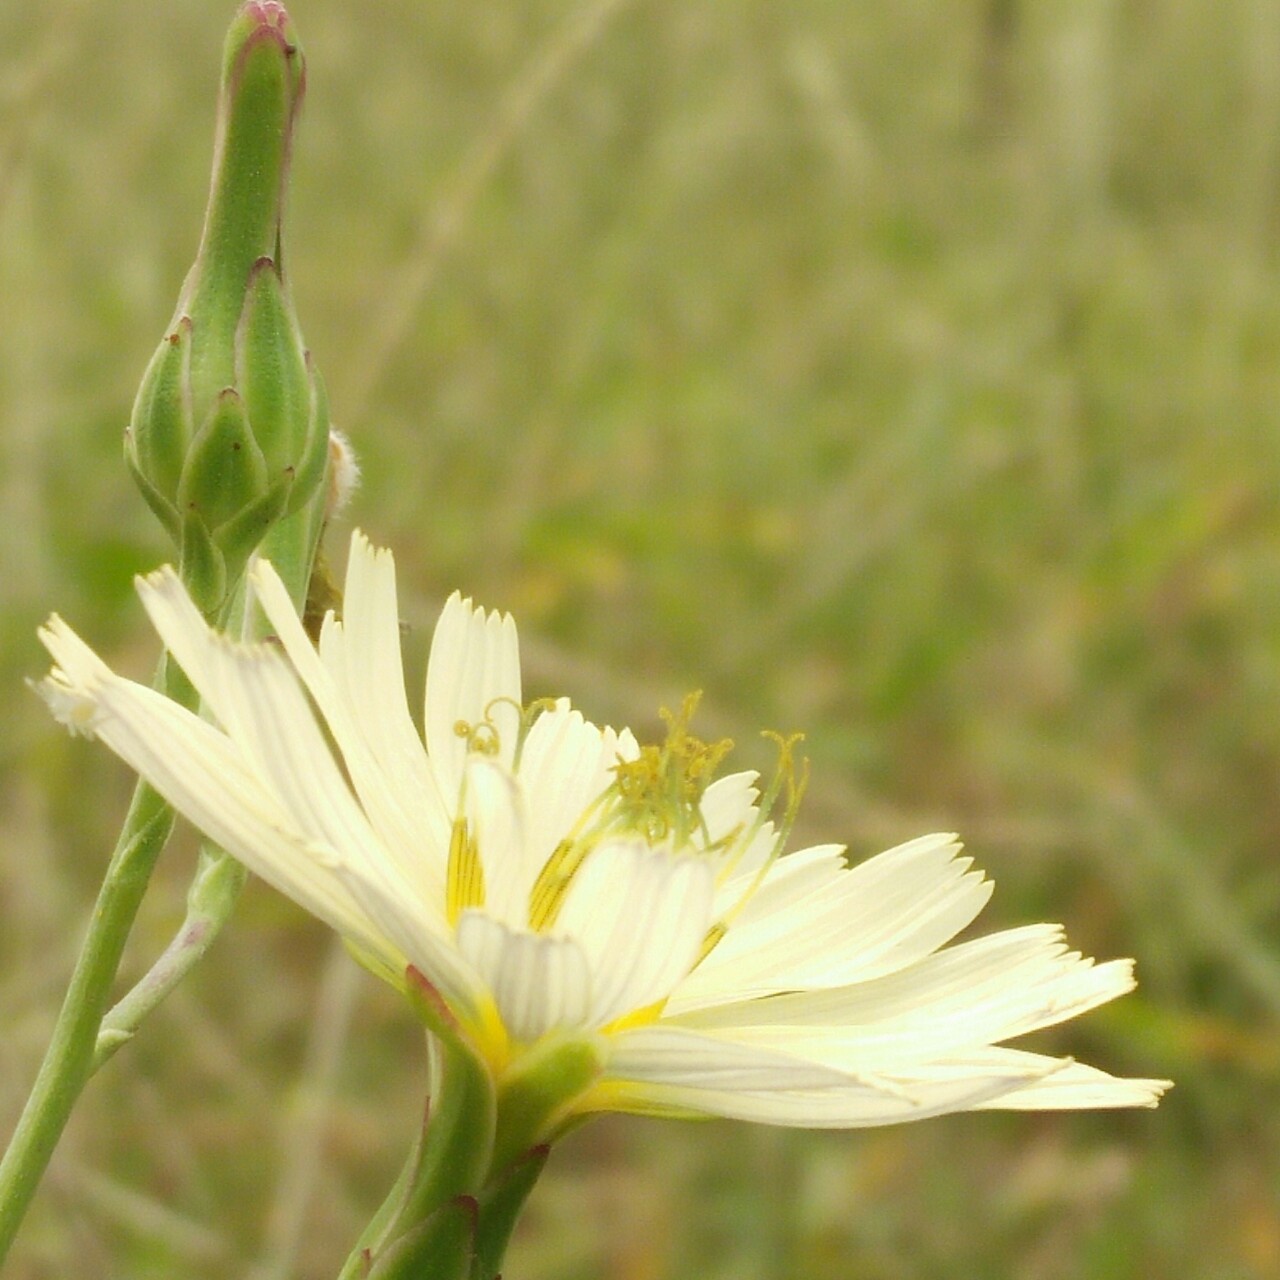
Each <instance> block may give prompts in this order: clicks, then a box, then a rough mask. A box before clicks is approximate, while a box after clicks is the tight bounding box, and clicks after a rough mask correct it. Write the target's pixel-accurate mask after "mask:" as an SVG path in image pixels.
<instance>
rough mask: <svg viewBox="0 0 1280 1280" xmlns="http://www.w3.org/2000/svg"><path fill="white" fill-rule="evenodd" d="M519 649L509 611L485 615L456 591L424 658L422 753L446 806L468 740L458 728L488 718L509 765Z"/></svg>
mask: <svg viewBox="0 0 1280 1280" xmlns="http://www.w3.org/2000/svg"><path fill="white" fill-rule="evenodd" d="M522 705H523V704H522V702H521V696H520V647H519V642H518V640H517V638H516V624H515V623H514V622H513V621H512V619H511V615H510V614H498V613H496V612H494V613H486V612H485V611H484V610H483V609H477V608H475V607H474V606H473V605H472V603H471V601H470V600H464V599H463V598H462V597H461V596H460V595H459V594H458V593H457V592H456V591H455V592H454V593H453V595H451V596H450V597H449V599H448V601H447V602H446V603H445V606H444V609H443V611H442V612H441V614H440V621H439V622H438V623H436V630H435V635H434V636H433V637H432V641H431V654H430V657H429V658H428V660H427V692H426V715H425V725H426V738H427V754H428V755H429V756H430V757H431V767H432V769H433V770H434V772H435V775H436V780H437V782H438V784H439V787H440V792H441V795H442V796H443V797H444V801H445V803H446V804H448V805H451V804H453V803H454V802H455V800H456V797H457V794H458V787H459V784H460V783H461V781H462V765H463V762H464V761H465V760H466V757H467V742H466V739H465V736H464V735H463V734H459V732H458V727H459V726H460V725H463V726H472V727H474V726H476V725H480V724H483V723H485V722H486V721H488V722H491V723H492V725H493V728H494V729H495V730H496V732H497V735H498V746H499V750H498V759H499V760H500V761H501V762H502V763H503V764H505V765H506V766H507V767H508V768H510V767H511V765H512V762H513V760H514V757H515V748H516V739H517V737H518V734H519V728H520V708H521V706H522Z"/></svg>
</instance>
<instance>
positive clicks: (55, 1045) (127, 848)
mask: <svg viewBox="0 0 1280 1280" xmlns="http://www.w3.org/2000/svg"><path fill="white" fill-rule="evenodd" d="M172 829H173V810H172V809H171V808H170V807H169V806H168V805H167V804H166V803H165V802H164V801H163V800H162V799H161V798H160V796H159V795H157V794H156V792H155V791H153V790H152V789H151V788H150V787H149V786H148V785H147V784H146V783H144V782H140V783H139V784H138V786H137V788H136V789H135V791H134V793H133V801H132V803H131V804H130V806H129V813H128V815H127V816H126V818H125V822H124V828H123V830H122V831H121V832H120V839H119V842H118V843H117V845H116V848H115V852H114V853H113V854H112V857H111V863H110V865H109V867H108V868H107V874H106V876H105V878H104V879H103V882H102V888H101V890H100V891H99V893H98V900H97V903H96V904H95V906H94V911H93V917H92V919H91V920H90V922H89V930H88V934H87V935H86V937H85V941H84V946H83V947H82V948H81V951H80V956H79V958H78V959H77V961H76V967H75V971H74V972H73V974H72V976H71V983H70V986H69V987H68V988H67V994H66V998H65V999H64V1000H63V1002H62V1009H61V1011H60V1012H59V1014H58V1021H57V1023H56V1025H55V1026H54V1031H53V1038H52V1039H51V1040H50V1042H49V1048H48V1049H47V1050H46V1052H45V1056H44V1061H43V1062H42V1063H41V1065H40V1072H39V1074H38V1075H37V1076H36V1081H35V1085H34V1086H33V1088H32V1090H31V1095H30V1097H29V1098H28V1099H27V1104H26V1106H25V1107H24V1108H23V1112H22V1115H21V1117H20V1118H19V1120H18V1125H17V1128H16V1129H15V1130H14V1133H13V1139H12V1141H11V1142H10V1143H9V1148H8V1150H7V1151H6V1152H5V1155H4V1159H3V1160H0V1263H2V1262H3V1261H4V1259H5V1257H6V1255H7V1254H8V1252H9V1246H10V1245H11V1244H12V1243H13V1238H14V1236H15V1235H16V1234H17V1231H18V1227H19V1226H20V1224H21V1222H22V1219H23V1216H24V1215H25V1213H26V1211H27V1206H28V1205H29V1204H30V1203H31V1198H32V1196H33V1195H34V1194H35V1190H36V1187H37V1186H38V1185H39V1183H40V1179H41V1177H42V1176H43V1174H44V1171H45V1168H46V1167H47V1166H48V1163H49V1159H50V1157H51V1156H52V1155H53V1149H54V1147H55V1146H56V1145H57V1143H58V1139H59V1138H60V1137H61V1136H62V1131H63V1129H64V1128H65V1127H66V1124H67V1120H68V1119H69V1117H70V1115H71V1109H72V1107H74V1106H75V1103H76V1100H77V1099H78V1098H79V1096H80V1093H81V1091H82V1090H83V1089H84V1086H85V1083H86V1082H87V1081H88V1079H89V1076H90V1075H91V1074H92V1072H93V1066H94V1050H95V1046H96V1044H97V1040H98V1029H99V1026H100V1025H101V1022H102V1015H103V1011H104V1010H105V1008H106V1003H107V993H108V992H109V991H110V989H111V983H112V981H113V980H114V979H115V976H116V970H117V969H118V968H119V967H120V957H121V955H122V953H123V951H124V945H125V941H126V940H127V938H128V936H129V931H130V929H131V928H132V927H133V921H134V917H135V916H136V915H137V913H138V908H139V906H140V905H141V903H142V898H143V895H144V894H145V893H146V891H147V885H148V884H149V882H150V879H151V872H152V869H153V868H154V866H155V863H156V859H157V858H158V857H159V856H160V851H161V850H162V849H163V848H164V846H165V843H166V842H167V840H168V839H169V833H170V831H172Z"/></svg>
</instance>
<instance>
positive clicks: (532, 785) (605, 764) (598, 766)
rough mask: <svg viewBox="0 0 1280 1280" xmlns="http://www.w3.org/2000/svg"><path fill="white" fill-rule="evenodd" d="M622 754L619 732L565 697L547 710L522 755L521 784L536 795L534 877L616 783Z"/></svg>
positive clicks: (532, 834) (531, 854)
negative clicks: (585, 715) (584, 713)
mask: <svg viewBox="0 0 1280 1280" xmlns="http://www.w3.org/2000/svg"><path fill="white" fill-rule="evenodd" d="M620 756H621V750H620V743H619V738H618V734H617V733H615V732H614V731H613V730H612V729H599V728H597V727H596V726H595V725H594V724H592V723H591V722H590V721H589V720H584V719H583V717H582V714H581V713H580V712H578V711H573V710H571V709H570V707H569V700H568V699H567V698H563V699H561V700H560V702H559V703H557V705H556V706H555V707H554V708H553V709H552V710H550V711H545V712H543V714H542V715H540V716H539V717H538V718H537V720H535V721H534V723H533V727H532V728H531V729H530V730H529V736H528V737H527V738H526V739H525V744H524V749H523V750H522V752H521V754H520V766H519V774H520V782H521V785H522V786H523V788H524V791H525V794H526V795H528V796H530V797H534V798H535V803H534V805H533V808H532V813H531V815H530V816H531V823H532V825H531V827H530V831H529V849H528V854H529V859H530V862H531V864H532V876H530V878H529V882H528V886H527V887H526V890H525V892H526V893H527V892H528V888H529V887H532V883H533V877H536V875H537V872H538V870H539V869H540V868H541V867H542V865H543V863H545V862H546V860H547V859H548V858H549V857H550V856H551V854H552V852H553V851H554V849H555V847H556V845H558V844H559V843H560V841H561V840H563V839H564V838H565V837H566V836H568V835H569V834H570V833H571V832H572V831H573V828H574V824H575V823H576V822H577V821H578V819H579V818H580V817H581V816H582V815H583V812H584V811H585V810H586V808H587V806H588V805H590V804H591V802H592V801H593V800H595V799H597V798H598V797H599V796H600V795H601V793H602V792H603V791H604V790H605V788H606V787H608V786H609V784H610V783H611V782H612V781H613V768H614V766H615V765H616V764H617V763H618V760H619V758H620Z"/></svg>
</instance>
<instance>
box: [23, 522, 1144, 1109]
mask: <svg viewBox="0 0 1280 1280" xmlns="http://www.w3.org/2000/svg"><path fill="white" fill-rule="evenodd" d="M251 581H252V587H253V590H254V592H255V593H256V596H257V599H258V600H259V601H260V603H261V605H262V608H263V610H264V612H265V614H266V616H267V618H268V619H269V621H270V625H271V626H272V627H273V628H274V630H275V633H276V636H277V637H278V643H276V642H271V643H265V644H261V645H255V646H248V645H242V644H236V643H233V642H231V641H229V640H228V639H226V638H225V637H223V636H221V635H218V634H215V633H214V632H212V631H210V630H209V629H208V627H206V625H205V624H204V622H203V621H202V619H201V617H200V615H199V613H198V612H197V610H196V608H195V606H194V605H193V604H192V602H191V601H190V599H189V598H188V597H187V595H186V593H185V591H184V590H183V588H182V586H181V584H180V583H179V581H178V579H177V577H176V576H175V575H174V573H173V572H172V570H169V569H164V570H161V571H159V572H158V573H154V574H152V575H150V576H149V577H147V578H145V579H142V580H140V581H139V584H138V590H139V593H140V594H141V597H142V601H143V604H144V605H145V607H146V609H147V612H148V613H149V614H150V616H151V620H152V622H153V623H154V624H155V626H156V629H157V630H158V631H159V633H160V635H161V637H162V638H163V640H164V642H165V644H166V645H167V646H168V648H169V650H170V652H171V653H172V655H173V656H174V658H175V659H176V660H177V661H178V663H179V664H181V666H182V668H183V669H184V670H185V671H186V673H187V675H188V676H189V677H190V678H191V681H192V682H193V684H194V685H195V687H196V688H197V689H198V690H199V692H200V694H201V695H202V697H203V699H204V703H205V714H206V718H201V717H199V716H196V715H194V714H192V713H190V712H188V711H186V710H184V709H183V708H182V707H180V706H178V705H177V704H175V703H174V702H172V701H170V700H168V699H167V698H165V697H164V696H163V695H161V694H160V693H157V692H155V691H154V690H152V689H149V688H145V687H143V686H141V685H138V684H135V683H133V682H132V681H129V680H126V679H123V678H122V677H120V676H118V675H116V674H114V673H113V672H112V671H111V670H110V669H109V668H108V667H107V666H106V665H105V664H104V663H103V662H102V661H101V659H99V658H98V657H97V656H96V655H95V654H94V653H93V651H92V650H90V649H89V648H88V647H87V646H86V645H85V644H84V642H83V641H81V640H80V639H79V638H78V637H77V636H76V635H75V633H74V632H72V631H71V629H70V628H69V627H67V625H66V624H65V623H64V622H62V621H61V620H60V619H59V618H57V617H54V618H52V619H50V621H49V623H48V625H47V626H46V627H45V628H44V629H43V630H42V631H41V638H42V640H43V641H44V643H45V645H46V647H47V648H48V649H49V651H50V653H51V654H52V656H53V659H54V662H55V665H54V667H53V670H52V671H51V673H50V674H49V676H48V677H47V678H46V679H45V680H44V681H43V682H42V683H41V685H40V689H41V691H42V693H43V694H44V696H45V698H46V699H47V701H48V703H49V705H50V707H51V708H52V709H53V711H54V713H55V714H56V715H57V716H58V718H59V719H61V720H62V721H63V722H64V723H66V724H68V725H69V726H71V727H72V728H74V729H76V730H78V731H80V732H83V733H87V734H90V735H93V736H96V737H98V738H101V739H102V741H103V742H105V743H106V744H107V745H108V746H109V747H110V748H111V749H112V750H113V751H115V752H116V753H117V754H118V755H119V756H120V757H121V758H122V759H124V760H125V761H126V762H127V763H128V764H129V765H130V766H131V767H132V768H134V769H135V770H137V772H138V773H140V774H141V775H142V776H143V777H144V778H146V779H147V780H148V781H149V782H150V783H151V784H152V785H153V786H154V787H155V788H156V789H157V790H158V791H159V792H160V793H161V794H162V795H164V796H165V797H166V798H167V799H168V800H169V801H170V802H171V803H172V804H173V805H174V807H175V808H176V809H177V810H178V811H179V812H180V813H182V814H184V815H185V816H186V817H187V818H188V819H190V820H191V821H192V822H193V823H194V824H195V825H196V826H197V827H199V828H200V829H201V830H202V831H203V832H204V833H205V834H206V835H208V836H209V837H210V838H211V839H213V840H214V841H216V842H217V843H218V844H220V845H222V846H223V847H224V848H226V849H227V850H229V851H230V852H231V853H232V854H234V855H235V856H236V857H237V858H239V859H241V860H242V861H243V862H244V863H245V864H246V865H247V866H248V867H249V868H250V869H251V870H253V871H254V872H256V873H257V874H258V875H260V876H261V877H262V878H263V879H265V880H267V881H269V882H270V883H271V884H273V885H275V886H276V887H277V888H278V889H280V890H281V891H282V892H284V893H286V894H288V895H289V896H290V897H292V898H293V899H295V900H296V901H297V902H299V903H300V904H301V905H302V906H304V907H305V908H306V909H307V910H308V911H311V912H312V913H314V914H315V915H317V916H318V917H320V918H321V919H322V920H324V921H326V922H327V923H328V924H329V925H331V926H332V927H333V928H335V929H337V930H338V931H340V932H341V933H342V934H343V935H344V937H345V938H346V939H347V940H348V941H349V943H350V945H351V947H352V949H353V951H354V952H355V953H356V955H357V956H359V958H360V959H361V960H362V961H363V962H364V963H365V964H367V965H368V966H369V967H370V968H371V969H373V970H374V971H375V972H377V973H379V974H380V975H381V976H383V977H385V978H387V979H388V980H390V981H392V982H394V983H396V984H397V985H400V986H402V987H403V986H404V985H405V983H406V973H407V971H408V970H409V968H410V967H412V968H413V969H416V970H417V971H418V972H419V973H420V974H421V975H423V976H424V977H425V979H426V980H427V982H428V983H429V984H430V985H431V986H432V987H434V988H435V990H436V991H437V992H438V993H439V994H440V996H441V997H442V998H443V1000H444V1001H445V1002H446V1003H447V1004H448V1006H449V1008H450V1010H451V1011H452V1013H453V1015H454V1016H455V1017H456V1018H457V1019H458V1020H459V1022H460V1023H461V1025H462V1026H463V1027H464V1028H465V1029H466V1031H467V1033H468V1035H469V1036H470V1037H471V1038H472V1039H473V1041H474V1042H475V1043H476V1044H478V1045H480V1046H481V1048H482V1051H483V1053H484V1055H485V1057H486V1058H487V1059H488V1061H489V1062H490V1064H491V1067H492V1069H493V1071H494V1073H495V1075H496V1076H497V1077H498V1078H501V1077H502V1074H503V1073H504V1072H505V1071H507V1070H508V1068H509V1067H510V1066H511V1065H512V1064H514V1063H517V1062H518V1061H520V1059H521V1057H522V1055H525V1054H527V1053H528V1051H529V1050H530V1048H531V1047H533V1046H534V1045H536V1044H538V1043H539V1042H540V1041H542V1040H543V1039H544V1038H545V1037H553V1038H554V1037H564V1036H570V1037H572V1036H579V1037H582V1038H583V1039H585V1040H588V1041H590V1042H591V1043H592V1044H593V1045H596V1046H598V1049H599V1053H600V1056H601V1060H602V1061H603V1064H604V1067H603V1074H602V1075H601V1076H600V1078H599V1079H598V1080H597V1081H596V1082H595V1083H594V1084H592V1085H591V1086H590V1087H589V1089H588V1090H587V1092H586V1093H584V1094H583V1095H582V1096H581V1097H580V1098H579V1099H578V1100H577V1101H576V1103H575V1105H574V1109H575V1110H576V1111H578V1112H588V1111H596V1110H624V1111H636V1112H648V1113H658V1114H683V1113H690V1112H694V1113H710V1114H715V1115H722V1116H735V1117H740V1118H743V1119H749V1120H759V1121H766V1122H769V1123H774V1124H785V1125H805V1126H815V1127H852V1126H859V1125H875V1124H887V1123H890V1122H894V1121H901V1120H916V1119H921V1118H923V1117H926V1116H931V1115H937V1114H939V1113H942V1112H947V1111H957V1110H962V1109H967V1108H973V1107H1011V1108H1065V1107H1122V1106H1150V1105H1154V1103H1155V1101H1156V1099H1157V1098H1158V1097H1159V1095H1160V1093H1161V1092H1162V1090H1163V1089H1164V1087H1165V1082H1163V1081H1158V1080H1124V1079H1117V1078H1115V1077H1112V1076H1109V1075H1107V1074H1105V1073H1104V1072H1102V1071H1099V1070H1096V1069H1094V1068H1092V1067H1087V1066H1084V1065H1082V1064H1079V1063H1075V1062H1073V1061H1070V1060H1063V1059H1056V1058H1050V1057H1043V1056H1040V1055H1037V1054H1034V1053H1029V1052H1024V1051H1020V1050H1015V1049H1009V1048H1004V1047H1001V1046H1002V1042H1004V1041H1006V1040H1008V1039H1010V1038H1012V1037H1015V1036H1020V1035H1022V1034H1023V1033H1025V1032H1030V1031H1034V1030H1036V1029H1037V1028H1040V1027H1045V1026H1049V1025H1052V1024H1053V1023H1057V1022H1061V1021H1063V1020H1064V1019H1067V1018H1071V1017H1074V1016H1075V1015H1076V1014H1079V1013H1083V1012H1084V1011H1085V1010H1087V1009H1091V1008H1093V1007H1094V1006H1095V1005H1098V1004H1102V1003H1103V1002H1105V1001H1107V1000H1111V999H1113V998H1114V997H1116V996H1118V995H1121V994H1123V993H1124V992H1126V991H1128V990H1129V989H1130V988H1131V987H1132V985H1133V977H1132V966H1131V964H1130V962H1128V961H1124V960H1119V961H1111V962H1109V963H1106V964H1095V963H1094V962H1093V961H1091V960H1087V959H1084V958H1082V957H1081V956H1080V955H1079V954H1078V953H1076V952H1073V951H1070V950H1069V949H1068V947H1067V944H1066V943H1065V941H1064V940H1063V936H1062V931H1061V930H1060V929H1059V928H1058V927H1057V926H1056V925H1033V926H1030V927H1027V928H1020V929H1012V930H1008V931H1006V932H1002V933H997V934H993V935H991V936H989V937H984V938H978V939H976V940H973V941H968V942H963V943H960V944H958V945H951V946H948V945H947V944H948V943H950V942H951V941H952V939H953V938H955V936H956V935H957V934H958V933H959V932H960V931H961V930H962V929H964V928H965V927H966V926H967V925H968V924H969V923H970V922H971V921H972V920H973V919H974V918H975V916H977V914H978V913H979V911H981V909H982V907H983V905H984V904H985V903H986V901H987V898H988V897H989V894H990V885H989V884H988V883H987V882H985V881H984V880H983V878H982V876H981V875H980V873H978V872H976V871H974V870H972V869H971V864H970V861H969V859H967V858H963V857H961V856H960V853H959V849H960V847H959V845H958V844H957V843H956V842H955V840H954V838H953V837H951V836H948V835H932V836H925V837H922V838H921V839H918V840H913V841H911V842H910V843H908V844H905V845H901V846H899V847H898V848H896V849H891V850H889V851H888V852H887V853H882V854H880V855H879V856H878V857H874V858H871V859H869V860H867V861H866V862H863V863H861V864H859V865H857V866H854V867H849V866H848V865H847V864H846V861H845V859H844V856H843V852H842V850H841V848H840V847H838V846H835V845H822V846H818V847H815V848H811V849H805V850H802V851H799V852H796V853H793V854H790V855H789V856H786V857H778V856H777V855H778V853H779V852H780V845H781V843H782V837H783V835H785V831H784V832H781V833H780V832H778V831H776V830H775V829H774V826H773V824H772V823H771V822H770V821H769V819H768V811H769V809H770V808H771V807H772V806H773V802H774V800H775V799H777V798H778V795H779V793H780V792H781V791H783V790H784V789H789V788H791V787H792V783H793V779H792V777H791V773H790V768H789V763H790V762H789V748H788V744H785V743H783V744H781V751H782V762H781V764H780V768H779V772H778V776H777V778H775V780H774V782H773V784H772V785H771V786H769V787H768V788H766V794H765V795H764V796H763V797H762V796H761V795H760V794H759V792H758V789H757V787H756V780H755V777H754V775H751V774H744V773H737V774H731V775H729V776H726V777H722V778H719V779H716V780H712V775H713V771H714V767H715V765H716V764H717V763H718V762H719V757H720V755H721V754H722V753H723V751H722V748H723V747H724V746H726V745H727V744H719V745H714V746H708V745H707V744H705V743H701V742H699V741H697V740H696V739H695V738H693V737H691V736H690V735H689V734H688V732H687V715H686V714H683V713H682V714H681V715H677V716H672V717H669V734H668V738H667V741H666V743H665V744H662V745H659V746H652V747H646V748H643V749H642V748H641V747H640V746H639V745H638V744H637V742H636V740H635V738H634V737H633V736H632V734H631V733H630V732H629V731H627V730H622V731H620V732H615V731H614V730H612V729H607V728H606V729H600V728H597V727H596V726H595V725H593V724H591V723H590V722H589V721H586V720H584V719H583V717H582V716H581V715H580V714H579V713H578V712H577V711H574V710H572V709H571V708H570V706H569V703H568V701H567V700H563V699H562V700H560V701H557V702H554V703H546V704H535V705H534V706H533V707H532V708H529V707H526V706H525V704H524V702H523V695H522V692H521V686H520V664H519V654H518V647H517V640H516V629H515V624H514V623H513V622H512V620H511V618H510V617H508V616H505V615H502V616H500V615H498V614H496V613H485V612H484V611H483V610H480V609H476V608H474V607H473V606H472V604H471V602H470V601H468V600H463V599H461V598H460V597H459V596H457V595H454V596H453V597H452V598H451V599H450V600H449V602H448V603H447V604H446V605H445V608H444V611H443V613H442V614H441V617H440V621H439V623H438V625H437V627H436V632H435V637H434V640H433V642H432V647H431V656H430V661H429V664H428V668H427V688H426V708H425V717H424V725H425V746H424V743H423V739H422V737H421V736H420V735H419V733H418V731H417V729H416V728H415V726H414V722H413V719H412V717H411V714H410V711H409V706H408V702H407V700H406V696H405V688H404V681H403V673H402V667H401V655H400V628H399V614H398V610H397V604H396V589H395V577H394V566H393V563H392V559H391V555H390V554H389V553H388V552H386V551H377V550H374V549H373V548H372V547H370V545H369V544H368V543H367V542H366V541H365V540H364V538H363V537H361V536H360V535H358V534H357V535H356V536H355V537H354V538H353V540H352V547H351V557H350V563H349V566H348V570H347V578H346V589H345V603H344V606H343V620H342V621H341V622H339V621H337V620H336V619H335V618H334V617H333V616H332V615H330V616H328V617H326V619H325V621H324V624H323V627H322V630H321V633H320V639H319V643H318V646H316V645H313V644H312V642H311V640H310V639H309V637H308V636H307V634H306V633H305V631H304V629H303V627H302V624H301V623H300V622H299V620H298V618H297V617H296V616H295V614H294V611H293V608H292V607H291V605H290V602H289V598H288V596H287V594H286V592H285V590H284V587H283V586H282V584H281V582H280V580H279V579H278V577H277V576H276V574H275V572H274V571H273V570H272V568H271V566H270V565H269V564H266V563H258V564H257V565H256V567H255V568H254V570H253V572H252V578H251ZM688 710H691V707H687V708H686V711H688ZM792 807H793V806H791V805H788V810H790V808H792ZM789 816H790V814H789V812H788V818H789ZM783 825H784V826H785V825H787V824H786V823H784V824H783Z"/></svg>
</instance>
